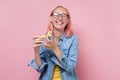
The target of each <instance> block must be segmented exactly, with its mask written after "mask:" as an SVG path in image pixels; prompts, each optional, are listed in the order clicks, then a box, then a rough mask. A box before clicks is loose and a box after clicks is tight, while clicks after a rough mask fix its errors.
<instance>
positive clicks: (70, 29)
mask: <svg viewBox="0 0 120 80" xmlns="http://www.w3.org/2000/svg"><path fill="white" fill-rule="evenodd" d="M57 8H63V9H65V10H66V11H67V13H68V18H69V20H70V22H69V24H67V25H66V28H65V32H66V37H71V36H72V35H73V30H72V28H71V18H70V13H69V11H68V9H67V8H65V7H63V6H57V7H56V8H54V9H53V10H52V12H51V13H50V16H52V14H53V12H54V11H55V10H56V9H57ZM47 30H48V31H53V25H52V23H51V22H50V21H49V23H48V27H47ZM53 32H54V31H53Z"/></svg>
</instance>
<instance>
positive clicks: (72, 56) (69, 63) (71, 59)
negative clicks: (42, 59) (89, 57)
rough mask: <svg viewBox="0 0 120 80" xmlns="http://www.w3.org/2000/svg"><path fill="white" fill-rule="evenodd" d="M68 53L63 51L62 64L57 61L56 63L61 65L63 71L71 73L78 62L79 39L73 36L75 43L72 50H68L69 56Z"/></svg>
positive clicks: (73, 42)
mask: <svg viewBox="0 0 120 80" xmlns="http://www.w3.org/2000/svg"><path fill="white" fill-rule="evenodd" d="M65 52H66V51H62V56H61V62H59V61H58V60H57V59H55V63H56V64H57V65H59V66H60V67H61V68H62V69H64V70H66V71H68V72H71V71H73V69H74V68H75V66H76V60H77V55H78V38H77V36H73V41H72V44H71V47H70V49H69V50H68V53H67V54H68V55H65V54H66V53H65Z"/></svg>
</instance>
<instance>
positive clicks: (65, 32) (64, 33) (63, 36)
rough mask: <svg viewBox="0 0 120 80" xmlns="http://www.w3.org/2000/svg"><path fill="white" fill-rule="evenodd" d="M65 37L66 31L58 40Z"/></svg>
mask: <svg viewBox="0 0 120 80" xmlns="http://www.w3.org/2000/svg"><path fill="white" fill-rule="evenodd" d="M65 37H66V32H63V34H62V36H61V37H60V39H59V40H63V39H64V38H65Z"/></svg>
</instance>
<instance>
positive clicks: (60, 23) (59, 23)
mask: <svg viewBox="0 0 120 80" xmlns="http://www.w3.org/2000/svg"><path fill="white" fill-rule="evenodd" d="M56 23H57V24H58V25H62V24H64V23H63V22H60V21H56Z"/></svg>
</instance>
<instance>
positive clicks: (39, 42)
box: [33, 36, 44, 52]
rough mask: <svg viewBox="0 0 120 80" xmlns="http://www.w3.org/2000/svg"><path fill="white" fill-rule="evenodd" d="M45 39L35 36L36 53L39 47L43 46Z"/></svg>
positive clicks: (34, 46)
mask: <svg viewBox="0 0 120 80" xmlns="http://www.w3.org/2000/svg"><path fill="white" fill-rule="evenodd" d="M43 40H44V38H43V37H41V36H34V37H33V48H34V51H35V52H38V51H39V47H40V45H41V44H42V42H43Z"/></svg>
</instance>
